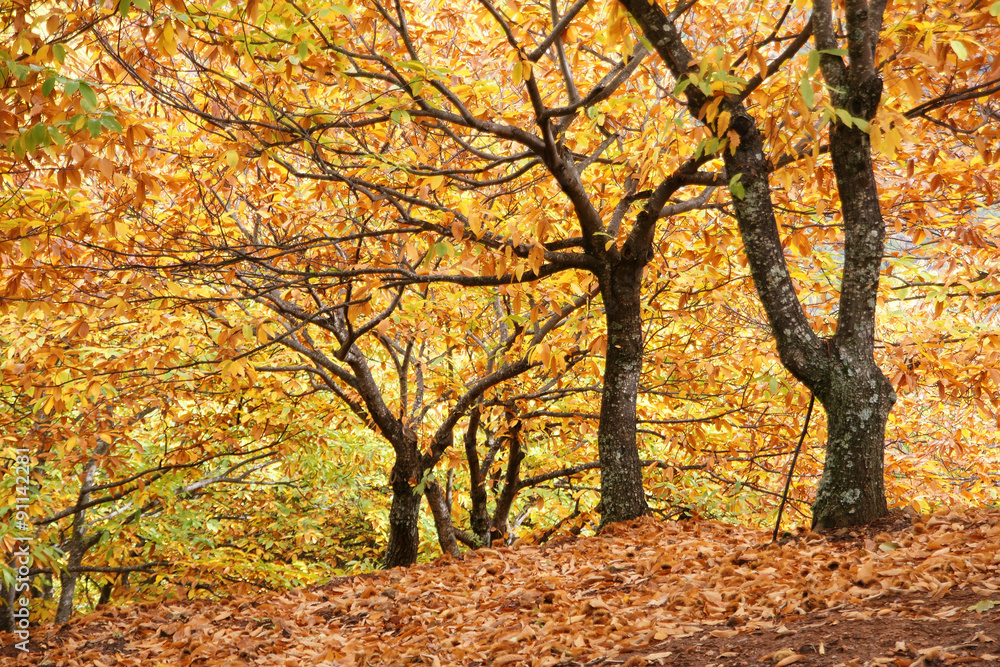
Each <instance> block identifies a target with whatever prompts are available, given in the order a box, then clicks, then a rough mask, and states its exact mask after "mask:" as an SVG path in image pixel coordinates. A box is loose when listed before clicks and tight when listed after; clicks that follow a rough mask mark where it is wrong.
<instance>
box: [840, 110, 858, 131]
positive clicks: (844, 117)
mask: <svg viewBox="0 0 1000 667" xmlns="http://www.w3.org/2000/svg"><path fill="white" fill-rule="evenodd" d="M837 118H839V119H840V120H841V121H842V122H843V123H844V125H846V126H847V127H851V125H852V124H853V122H854V119H853V118H852V117H851V114H849V113H848V112H847V110H846V109H837Z"/></svg>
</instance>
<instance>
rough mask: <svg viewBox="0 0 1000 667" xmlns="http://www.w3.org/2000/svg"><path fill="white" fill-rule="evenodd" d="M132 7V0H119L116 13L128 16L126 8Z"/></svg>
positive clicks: (123, 16)
mask: <svg viewBox="0 0 1000 667" xmlns="http://www.w3.org/2000/svg"><path fill="white" fill-rule="evenodd" d="M131 8H132V0H121V1H120V2H119V3H118V13H119V14H121V16H122V18H125V17H126V16H128V10H130V9H131Z"/></svg>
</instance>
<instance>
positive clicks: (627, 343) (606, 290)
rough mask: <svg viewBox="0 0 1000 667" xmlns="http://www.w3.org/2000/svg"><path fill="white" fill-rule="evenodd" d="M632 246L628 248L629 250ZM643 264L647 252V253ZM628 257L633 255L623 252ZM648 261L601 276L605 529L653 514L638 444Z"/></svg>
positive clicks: (622, 264)
mask: <svg viewBox="0 0 1000 667" xmlns="http://www.w3.org/2000/svg"><path fill="white" fill-rule="evenodd" d="M627 248H628V246H626V249H627ZM642 252H643V255H644V257H643V259H645V252H646V250H645V249H643V251H642ZM623 254H625V255H628V254H630V253H629V252H627V251H623ZM644 265H645V261H639V260H637V259H636V258H631V257H625V258H623V259H621V260H620V261H619V262H618V263H617V264H616V265H615V266H613V267H611V269H610V270H609V271H607V272H606V273H605V274H604V275H602V276H601V281H600V285H601V296H602V298H603V301H604V311H605V317H606V318H607V327H608V342H607V346H608V347H607V352H606V354H605V362H604V389H603V391H602V392H601V420H600V424H599V425H598V428H597V450H598V455H599V457H600V460H601V525H602V526H603V525H606V524H608V523H613V522H615V521H628V520H629V519H635V518H636V517H640V516H642V515H644V514H648V513H649V506H648V505H647V504H646V495H645V492H644V490H643V487H642V465H641V463H640V460H639V449H638V447H637V445H636V401H637V399H638V392H639V375H640V373H641V371H642V302H641V294H640V289H641V278H642V268H643V266H644Z"/></svg>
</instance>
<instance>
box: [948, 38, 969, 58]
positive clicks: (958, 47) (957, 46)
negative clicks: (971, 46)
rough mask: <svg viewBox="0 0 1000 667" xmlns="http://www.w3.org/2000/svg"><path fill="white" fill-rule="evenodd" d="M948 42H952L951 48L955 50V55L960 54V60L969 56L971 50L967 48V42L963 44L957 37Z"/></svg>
mask: <svg viewBox="0 0 1000 667" xmlns="http://www.w3.org/2000/svg"><path fill="white" fill-rule="evenodd" d="M948 43H949V44H951V48H952V49H953V50H954V51H955V55H956V56H958V59H959V60H965V59H967V58H968V57H969V52H968V51H966V50H965V44H962V42H960V41H958V40H957V39H953V40H951V41H950V42H948Z"/></svg>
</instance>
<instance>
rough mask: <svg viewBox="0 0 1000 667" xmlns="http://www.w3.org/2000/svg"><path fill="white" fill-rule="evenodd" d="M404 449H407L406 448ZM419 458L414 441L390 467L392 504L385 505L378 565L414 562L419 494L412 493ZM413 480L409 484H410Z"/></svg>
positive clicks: (416, 547) (417, 471) (415, 560)
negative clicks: (385, 533)
mask: <svg viewBox="0 0 1000 667" xmlns="http://www.w3.org/2000/svg"><path fill="white" fill-rule="evenodd" d="M407 449H408V448H407ZM421 472H422V471H421V469H420V459H419V457H418V456H417V452H416V443H414V446H413V451H412V453H410V455H407V456H402V457H401V456H399V453H398V452H397V457H396V463H395V464H394V465H393V466H392V473H391V475H390V478H389V479H390V482H391V484H392V506H391V507H390V508H389V545H388V546H387V547H386V549H385V556H384V557H383V558H382V567H384V568H386V569H388V568H390V567H399V566H403V567H406V566H409V565H413V564H414V563H416V562H417V551H418V550H419V548H420V530H419V520H420V501H421V499H422V498H423V494H420V493H414V492H413V490H414V485H415V484H416V483H418V482H419V480H420V475H421ZM411 480H413V485H411Z"/></svg>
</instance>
